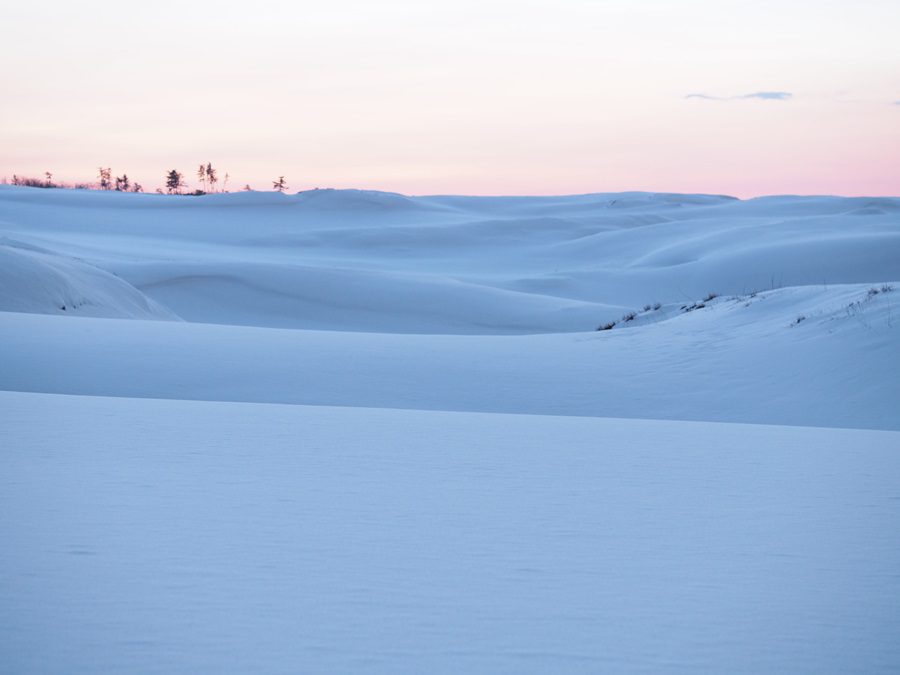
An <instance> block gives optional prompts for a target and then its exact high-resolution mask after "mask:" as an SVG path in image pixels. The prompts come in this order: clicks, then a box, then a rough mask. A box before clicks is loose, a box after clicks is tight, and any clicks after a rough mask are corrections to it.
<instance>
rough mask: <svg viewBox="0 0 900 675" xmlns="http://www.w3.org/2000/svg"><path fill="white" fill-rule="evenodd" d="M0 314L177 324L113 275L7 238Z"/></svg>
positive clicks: (1, 248)
mask: <svg viewBox="0 0 900 675" xmlns="http://www.w3.org/2000/svg"><path fill="white" fill-rule="evenodd" d="M0 311H4V312H28V313H33V314H63V313H68V314H74V315H77V316H89V317H105V318H123V319H125V318H127V319H167V320H172V319H178V317H177V316H176V315H175V314H174V313H173V312H171V311H170V310H168V309H166V308H165V307H163V306H162V305H160V304H159V303H157V302H156V301H154V300H151V299H150V298H148V297H147V296H145V295H144V294H143V293H141V292H140V291H139V290H137V289H136V288H135V287H134V286H132V285H131V284H129V283H127V282H126V281H123V280H122V279H120V278H119V277H117V276H114V275H113V274H110V273H109V272H106V271H104V270H102V269H99V268H97V267H94V266H92V265H89V264H87V263H85V262H83V261H81V260H78V259H76V258H70V257H67V256H61V255H56V254H54V253H52V252H50V251H46V250H41V249H39V248H38V247H34V246H30V245H28V244H23V243H21V242H16V241H14V240H11V239H7V238H3V239H0Z"/></svg>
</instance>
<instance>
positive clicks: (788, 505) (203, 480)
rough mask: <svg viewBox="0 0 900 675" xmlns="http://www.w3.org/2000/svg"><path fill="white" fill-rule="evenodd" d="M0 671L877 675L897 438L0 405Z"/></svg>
mask: <svg viewBox="0 0 900 675" xmlns="http://www.w3.org/2000/svg"><path fill="white" fill-rule="evenodd" d="M0 410H2V411H4V412H3V415H4V417H5V419H4V436H5V443H4V445H3V449H2V451H0V537H2V540H3V542H4V545H3V546H2V547H0V570H2V572H3V573H2V575H0V670H2V671H3V672H16V673H27V672H129V673H171V672H184V673H246V672H262V673H294V672H372V673H422V672H429V673H459V672H491V673H520V672H534V673H537V672H546V673H559V672H617V673H659V672H670V673H681V672H703V673H726V672H727V673H772V672H790V673H816V674H818V673H826V672H827V673H837V672H865V673H889V672H896V670H897V667H898V665H900V641H898V640H897V639H896V636H897V635H898V634H900V613H898V612H897V607H898V603H900V576H898V574H897V570H898V569H900V539H898V537H897V536H896V533H897V528H898V524H900V500H898V499H897V485H898V481H900V453H898V448H900V433H897V432H875V431H851V430H835V429H827V430H826V429H810V428H799V427H795V428H787V427H769V426H745V425H736V424H725V425H720V424H708V423H704V424H698V423H685V422H652V421H636V420H631V421H630V420H612V419H590V418H571V417H569V418H566V417H555V418H554V417H551V418H547V417H534V416H528V415H512V416H510V415H483V414H473V413H462V414H461V413H437V412H421V411H392V410H361V409H351V408H324V407H317V408H307V407H302V406H277V405H259V404H233V403H230V404H229V403H207V402H184V401H158V400H134V399H102V398H89V397H84V396H78V397H65V396H52V395H34V394H16V393H0Z"/></svg>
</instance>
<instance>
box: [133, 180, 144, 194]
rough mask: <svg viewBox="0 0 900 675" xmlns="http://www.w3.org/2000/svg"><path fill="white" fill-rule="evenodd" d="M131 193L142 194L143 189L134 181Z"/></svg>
mask: <svg viewBox="0 0 900 675" xmlns="http://www.w3.org/2000/svg"><path fill="white" fill-rule="evenodd" d="M131 191H132V192H143V191H144V188H143V187H142V186H141V184H140V183H138V182H137V181H134V185H133V186H132V187H131Z"/></svg>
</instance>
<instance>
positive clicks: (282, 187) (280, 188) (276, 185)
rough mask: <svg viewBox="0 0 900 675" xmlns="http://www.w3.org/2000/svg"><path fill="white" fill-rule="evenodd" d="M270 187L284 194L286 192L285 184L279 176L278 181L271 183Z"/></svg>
mask: <svg viewBox="0 0 900 675" xmlns="http://www.w3.org/2000/svg"><path fill="white" fill-rule="evenodd" d="M272 187H274V188H275V189H276V190H278V191H279V192H284V191H285V190H287V187H288V186H287V183H286V182H285V180H284V176H279V177H278V180H275V181H272Z"/></svg>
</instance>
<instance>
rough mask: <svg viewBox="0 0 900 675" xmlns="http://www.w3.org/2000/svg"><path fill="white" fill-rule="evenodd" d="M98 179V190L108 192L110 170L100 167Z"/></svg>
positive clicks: (110, 177)
mask: <svg viewBox="0 0 900 675" xmlns="http://www.w3.org/2000/svg"><path fill="white" fill-rule="evenodd" d="M98 177H99V178H100V189H101V190H109V189H110V188H111V187H112V169H110V168H108V167H107V168H105V169H104V168H103V167H102V166H101V167H100V173H99V174H98Z"/></svg>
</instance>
